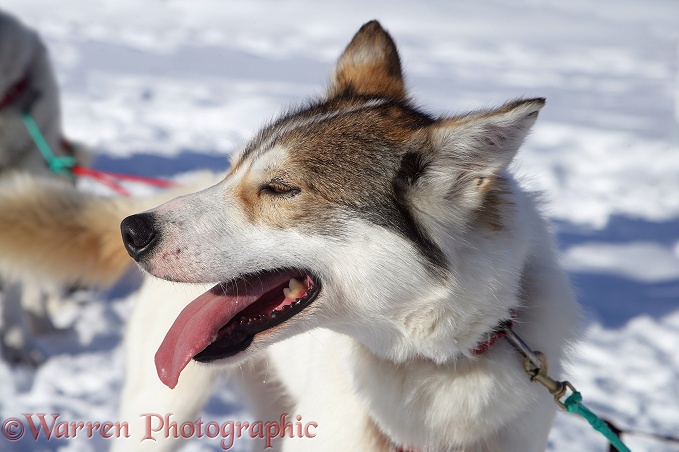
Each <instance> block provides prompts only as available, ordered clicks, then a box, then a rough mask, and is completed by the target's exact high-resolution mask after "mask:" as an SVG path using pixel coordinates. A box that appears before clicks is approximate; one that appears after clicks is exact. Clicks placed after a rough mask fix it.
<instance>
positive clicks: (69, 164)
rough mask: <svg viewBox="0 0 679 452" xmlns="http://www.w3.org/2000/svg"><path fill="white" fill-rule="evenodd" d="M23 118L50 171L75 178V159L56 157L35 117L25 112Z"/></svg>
mask: <svg viewBox="0 0 679 452" xmlns="http://www.w3.org/2000/svg"><path fill="white" fill-rule="evenodd" d="M21 117H22V118H23V120H24V125H25V126H26V130H28V133H29V135H31V138H32V139H33V141H34V142H35V145H36V146H37V148H38V150H39V151H40V154H42V156H43V158H44V159H45V161H46V162H47V166H49V169H50V170H51V171H52V172H53V173H56V174H61V175H63V176H67V177H73V173H72V171H71V170H72V168H73V167H74V166H75V163H76V162H75V159H74V158H73V157H58V156H56V155H54V152H52V149H51V148H50V145H49V144H47V140H45V137H44V136H43V134H42V132H41V131H40V127H38V125H37V124H36V123H35V119H33V116H31V114H30V113H28V112H24V113H22V114H21Z"/></svg>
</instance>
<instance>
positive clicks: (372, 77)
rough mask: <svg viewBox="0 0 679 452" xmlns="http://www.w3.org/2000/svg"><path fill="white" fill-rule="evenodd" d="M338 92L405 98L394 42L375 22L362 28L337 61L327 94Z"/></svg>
mask: <svg viewBox="0 0 679 452" xmlns="http://www.w3.org/2000/svg"><path fill="white" fill-rule="evenodd" d="M341 93H345V94H346V93H353V94H360V95H379V96H385V97H391V98H393V99H399V100H403V99H405V97H406V91H405V86H404V83H403V75H402V73H401V61H400V59H399V56H398V51H397V50H396V45H395V44H394V40H393V39H392V38H391V36H389V34H388V33H386V32H385V31H384V30H383V29H382V27H381V26H380V24H379V23H378V22H377V21H374V20H373V21H371V22H368V23H367V24H365V25H363V26H362V27H361V29H360V30H359V31H358V33H356V36H354V38H353V39H352V40H351V42H350V43H349V45H348V46H347V48H346V49H345V50H344V53H343V54H342V56H341V57H340V59H339V61H338V62H337V68H336V70H335V76H334V80H333V84H332V86H331V88H330V90H329V94H330V97H334V96H336V95H338V94H341Z"/></svg>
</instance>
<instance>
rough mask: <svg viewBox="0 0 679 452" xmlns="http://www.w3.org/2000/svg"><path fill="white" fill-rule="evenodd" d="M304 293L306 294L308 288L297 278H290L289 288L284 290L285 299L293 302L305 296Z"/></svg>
mask: <svg viewBox="0 0 679 452" xmlns="http://www.w3.org/2000/svg"><path fill="white" fill-rule="evenodd" d="M304 292H306V286H305V285H304V283H303V282H300V281H299V280H298V279H296V278H290V282H289V283H288V287H287V288H285V289H283V293H284V294H285V297H286V298H290V299H291V300H294V299H296V298H299V297H301V296H302V295H304Z"/></svg>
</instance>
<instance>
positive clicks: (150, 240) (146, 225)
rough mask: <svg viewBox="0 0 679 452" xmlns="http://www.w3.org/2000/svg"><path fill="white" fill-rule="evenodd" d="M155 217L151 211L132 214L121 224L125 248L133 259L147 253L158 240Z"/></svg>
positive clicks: (140, 257) (137, 258) (136, 259)
mask: <svg viewBox="0 0 679 452" xmlns="http://www.w3.org/2000/svg"><path fill="white" fill-rule="evenodd" d="M154 223H155V218H154V215H153V214H151V213H140V214H137V215H131V216H129V217H127V218H125V219H124V220H123V222H122V223H121V224H120V232H121V233H122V235H123V243H124V244H125V249H126V250H127V252H128V254H129V255H130V257H132V259H134V260H135V261H139V260H140V259H142V258H143V257H144V256H145V255H147V254H148V253H149V252H150V251H151V250H152V249H153V248H154V247H155V245H156V243H157V242H158V233H157V231H156V227H155V224H154Z"/></svg>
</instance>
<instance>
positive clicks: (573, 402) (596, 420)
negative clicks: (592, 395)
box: [564, 391, 630, 452]
mask: <svg viewBox="0 0 679 452" xmlns="http://www.w3.org/2000/svg"><path fill="white" fill-rule="evenodd" d="M564 405H566V409H567V410H568V412H569V413H575V414H579V415H580V416H582V417H584V418H585V420H587V422H589V425H591V426H592V427H593V428H594V430H596V431H597V432H599V433H601V434H602V435H604V436H605V437H606V439H607V440H608V441H609V442H610V443H611V444H612V445H613V447H615V448H616V449H618V451H619V452H630V450H629V448H628V447H627V446H625V444H624V443H623V442H622V440H621V439H620V437H619V436H618V435H616V434H615V432H614V431H613V430H611V429H610V428H609V427H608V425H606V423H605V422H604V421H602V420H601V418H600V417H599V416H597V415H596V414H594V413H592V412H591V411H590V410H589V408H587V407H586V406H585V405H583V403H582V394H580V393H579V392H577V391H576V392H574V393H573V394H571V395H570V396H569V397H568V398H567V399H566V401H565V402H564Z"/></svg>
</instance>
